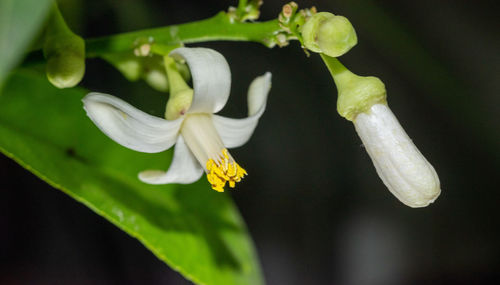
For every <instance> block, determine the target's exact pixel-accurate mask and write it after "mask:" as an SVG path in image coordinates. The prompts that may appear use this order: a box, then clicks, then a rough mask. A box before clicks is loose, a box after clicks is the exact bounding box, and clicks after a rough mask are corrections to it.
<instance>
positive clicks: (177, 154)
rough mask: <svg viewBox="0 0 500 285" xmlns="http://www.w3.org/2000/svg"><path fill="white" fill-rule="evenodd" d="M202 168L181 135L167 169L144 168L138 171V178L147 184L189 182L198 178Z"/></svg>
mask: <svg viewBox="0 0 500 285" xmlns="http://www.w3.org/2000/svg"><path fill="white" fill-rule="evenodd" d="M202 174H203V168H202V167H201V166H200V164H199V163H198V161H197V160H196V158H195V157H194V156H193V154H192V153H191V151H190V150H189V148H188V147H187V145H186V143H185V142H184V139H183V138H182V136H179V138H178V139H177V143H176V144H175V148H174V157H173V159H172V163H171V164H170V167H169V168H168V170H167V171H166V172H165V171H162V170H145V171H142V172H141V173H139V179H140V180H141V181H142V182H145V183H148V184H168V183H179V184H189V183H193V182H195V181H197V180H198V179H200V177H201V175H202Z"/></svg>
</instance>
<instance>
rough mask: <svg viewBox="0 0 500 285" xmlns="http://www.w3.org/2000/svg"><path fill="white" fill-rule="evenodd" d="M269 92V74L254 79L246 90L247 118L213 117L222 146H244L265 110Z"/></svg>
mask: <svg viewBox="0 0 500 285" xmlns="http://www.w3.org/2000/svg"><path fill="white" fill-rule="evenodd" d="M269 90H271V73H270V72H266V74H264V75H262V76H259V77H257V78H255V79H254V80H253V81H252V83H251V84H250V87H249V88H248V117H247V118H244V119H231V118H226V117H222V116H218V115H213V122H214V125H215V128H216V129H217V132H218V133H219V135H220V137H221V139H222V142H223V143H224V146H226V147H227V148H233V147H238V146H241V145H243V144H245V143H246V142H247V141H248V140H249V139H250V137H251V136H252V134H253V131H254V130H255V127H256V126H257V123H258V122H259V118H260V116H262V114H263V113H264V110H265V109H266V102H267V95H268V94H269Z"/></svg>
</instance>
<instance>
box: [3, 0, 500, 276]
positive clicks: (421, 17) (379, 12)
mask: <svg viewBox="0 0 500 285" xmlns="http://www.w3.org/2000/svg"><path fill="white" fill-rule="evenodd" d="M264 2H265V3H264V6H263V7H262V9H261V10H262V16H261V19H262V20H267V19H271V18H274V17H276V16H277V14H278V13H279V11H280V7H281V6H282V5H283V4H285V3H286V2H285V1H270V0H267V1H264ZM493 3H495V2H494V1H491V2H486V1H466V0H462V1H432V0H420V1H396V0H394V1H366V0H365V1H362V0H354V1H352V0H351V1H321V0H317V1H300V2H298V4H299V5H300V6H301V7H303V8H304V7H309V6H311V5H316V6H317V8H318V10H319V11H330V12H333V13H335V14H341V15H344V16H346V17H348V18H349V19H350V20H351V22H352V24H353V25H354V27H355V28H356V31H357V34H358V45H357V46H356V47H355V48H354V49H353V50H351V51H350V52H349V53H348V54H347V55H345V56H343V57H342V58H341V60H342V62H343V63H344V64H346V65H347V66H348V68H350V69H351V70H352V71H353V72H355V73H358V74H360V75H374V76H377V77H379V78H381V79H382V80H383V81H384V83H385V84H386V87H387V91H388V100H389V104H390V106H391V108H392V110H393V111H394V113H395V114H396V115H397V116H398V118H399V120H400V122H401V124H402V125H403V126H404V127H405V129H406V131H407V132H408V134H409V135H410V137H412V139H413V140H414V142H415V143H416V144H417V146H418V147H419V149H420V150H421V152H422V153H423V154H424V155H425V156H426V157H427V159H428V160H429V161H430V162H431V163H432V164H433V165H434V167H435V168H436V170H437V172H438V174H439V176H440V179H441V185H442V194H441V196H440V197H439V199H438V200H437V201H436V202H435V203H434V204H432V205H430V206H429V207H427V208H423V209H411V208H408V207H406V206H404V205H403V204H401V203H400V202H398V201H397V199H396V198H394V197H393V196H392V195H391V194H390V192H389V191H388V190H387V189H386V188H385V186H384V185H383V184H382V182H381V181H380V179H379V178H378V176H377V174H376V172H375V169H374V167H373V165H372V163H371V161H370V159H369V157H368V155H367V154H366V152H365V151H364V149H363V147H362V145H361V141H360V140H359V138H358V137H357V135H356V133H355V131H354V128H353V126H352V123H350V122H349V121H346V120H344V119H343V118H341V117H340V116H339V115H338V114H337V113H336V112H335V102H336V90H335V87H334V85H333V82H332V80H331V77H330V75H329V74H328V72H327V70H326V68H325V67H324V66H323V64H322V62H321V60H320V58H319V56H317V55H315V54H313V55H312V56H311V57H309V58H307V57H306V56H305V54H304V53H303V52H302V51H301V49H300V47H299V45H298V44H297V43H296V42H293V43H292V44H291V45H290V46H289V47H287V48H274V49H271V50H269V49H267V48H265V47H263V46H261V45H259V44H255V43H238V42H214V43H206V44H200V45H198V46H205V47H210V48H214V49H216V50H218V51H220V52H221V53H223V54H224V55H225V56H226V58H227V60H228V62H229V64H230V66H231V71H232V75H233V83H232V96H231V98H230V101H229V103H228V105H227V106H226V108H225V109H224V110H223V112H222V114H224V115H228V116H236V117H243V116H244V115H245V113H246V106H245V102H246V97H245V96H246V95H245V94H246V89H247V86H248V84H249V83H250V81H251V80H252V79H253V78H254V77H255V76H257V75H260V74H263V73H264V72H265V71H271V72H272V73H273V88H272V90H271V93H270V97H269V103H268V108H267V111H266V113H265V114H264V116H263V117H262V118H261V121H260V122H261V123H260V124H259V126H258V127H257V129H256V132H255V135H254V136H253V137H252V139H251V140H250V142H249V143H248V144H246V145H245V146H244V147H241V148H238V149H235V150H233V151H232V154H233V155H234V156H235V157H237V159H238V162H241V163H240V164H242V165H244V166H245V168H246V169H247V170H249V172H250V173H251V175H250V176H248V177H247V178H245V181H244V182H243V183H240V184H239V185H238V188H237V189H236V190H235V191H232V192H231V195H232V196H233V198H234V200H235V201H236V204H237V205H238V207H239V209H240V211H241V214H242V215H243V217H244V219H245V221H246V223H247V225H248V228H249V230H250V232H251V234H252V236H253V239H254V241H255V243H256V247H257V250H258V253H259V256H260V260H261V263H262V266H263V270H264V274H265V277H266V279H267V282H268V283H269V284H492V283H494V281H496V282H500V273H499V269H500V266H499V265H500V262H499V261H500V243H499V240H500V231H499V228H500V222H499V218H500V217H499V211H498V208H499V201H500V191H499V190H500V187H499V185H498V175H499V174H500V173H499V170H500V168H499V166H500V163H499V135H498V133H499V130H498V122H499V120H498V114H499V112H500V109H499V107H498V106H499V104H500V99H499V97H498V95H499V94H500V93H499V88H498V84H499V80H500V78H499V77H500V76H499V75H500V73H499V70H498V66H499V63H500V60H499V59H500V58H499V50H500V49H499V47H500V41H499V37H498V28H499V25H498V21H497V11H498V8H499V7H498V5H494V4H493ZM236 4H237V3H236V1H194V0H185V1H159V0H158V1H152V0H148V1H134V0H121V1H116V0H107V1H78V0H71V1H63V2H62V3H61V6H62V9H63V14H64V15H65V17H66V18H68V22H69V23H70V25H71V27H72V28H73V29H74V30H75V31H77V32H78V33H79V34H81V35H83V36H84V37H86V38H87V37H95V36H102V35H109V34H113V33H119V32H126V31H131V30H137V29H143V28H149V27H157V26H163V25H169V24H176V23H182V22H187V21H192V20H197V19H202V18H206V17H209V16H211V15H213V14H215V13H216V12H218V11H220V10H225V9H227V6H228V5H236ZM81 85H82V86H84V87H86V88H88V89H91V90H96V91H104V92H107V93H113V94H117V93H130V92H132V93H134V94H143V95H141V96H151V97H156V98H161V96H163V95H162V94H160V93H157V92H155V91H153V90H152V89H150V88H149V87H148V86H147V85H146V84H144V83H129V82H127V81H125V79H123V77H122V76H121V75H120V74H119V73H118V72H117V71H115V70H114V69H113V68H112V67H110V66H109V65H107V64H106V63H104V62H102V61H100V60H96V59H94V60H89V61H88V62H87V73H86V77H85V79H84V81H83V83H82V84H81ZM0 181H1V182H0V183H1V184H0V185H1V190H2V195H3V197H2V199H0V229H1V232H0V283H5V284H54V283H61V284H158V283H163V284H188V281H185V280H184V279H183V278H182V277H181V276H180V275H179V274H177V273H176V272H173V271H171V270H170V269H169V268H168V267H167V266H165V265H164V264H163V263H162V262H161V261H159V260H158V259H157V258H156V257H155V256H154V255H153V254H152V253H150V252H149V251H147V250H146V249H145V248H144V247H143V246H142V245H141V244H140V243H138V242H137V241H136V240H135V239H133V238H132V237H129V236H128V235H127V234H125V233H124V232H122V231H120V230H119V229H117V228H116V227H114V226H113V225H111V224H110V223H109V222H107V221H106V220H104V219H103V218H101V217H99V216H98V215H96V214H95V213H93V212H92V211H90V210H89V209H87V208H86V207H84V206H83V205H81V204H79V203H78V202H76V201H74V200H72V199H71V198H70V197H68V196H66V195H65V194H63V193H62V192H60V191H58V190H55V189H53V188H51V187H50V186H48V185H47V184H45V183H44V182H43V181H41V180H39V179H38V178H37V177H35V176H34V175H32V174H31V173H29V172H28V171H26V170H24V169H23V168H21V167H20V166H19V165H17V164H16V163H14V162H13V161H11V160H9V159H8V158H6V157H5V156H1V157H0Z"/></svg>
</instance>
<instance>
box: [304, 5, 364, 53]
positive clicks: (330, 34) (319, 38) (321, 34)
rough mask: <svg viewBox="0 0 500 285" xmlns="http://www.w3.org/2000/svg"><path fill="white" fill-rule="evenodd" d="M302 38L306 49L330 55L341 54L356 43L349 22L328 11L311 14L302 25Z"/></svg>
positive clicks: (354, 33)
mask: <svg viewBox="0 0 500 285" xmlns="http://www.w3.org/2000/svg"><path fill="white" fill-rule="evenodd" d="M302 38H303V43H304V46H305V47H306V48H307V49H309V50H311V51H313V52H318V53H324V54H326V55H328V56H331V57H338V56H341V55H343V54H344V53H346V52H348V51H349V50H350V49H351V48H352V47H353V46H355V45H356V44H357V43H358V38H357V36H356V31H355V30H354V27H353V26H352V24H351V22H349V20H348V19H347V18H346V17H343V16H336V15H334V14H332V13H328V12H320V13H316V14H314V15H312V17H311V18H309V20H307V22H306V23H305V24H304V25H303V26H302Z"/></svg>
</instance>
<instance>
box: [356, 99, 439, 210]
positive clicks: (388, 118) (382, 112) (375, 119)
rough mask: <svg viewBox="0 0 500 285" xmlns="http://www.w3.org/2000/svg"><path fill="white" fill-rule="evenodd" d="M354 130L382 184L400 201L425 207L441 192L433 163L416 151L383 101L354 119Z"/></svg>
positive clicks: (414, 206)
mask: <svg viewBox="0 0 500 285" xmlns="http://www.w3.org/2000/svg"><path fill="white" fill-rule="evenodd" d="M353 122H354V126H355V128H356V131H357V133H358V135H359V137H360V138H361V140H362V141H363V145H364V146H365V149H366V151H367V152H368V155H370V158H371V159H372V162H373V164H374V165H375V169H376V170H377V173H378V175H379V176H380V178H381V179H382V181H383V182H384V184H385V186H387V188H388V189H389V191H391V193H392V194H394V196H396V198H398V199H399V200H400V201H401V202H402V203H404V204H405V205H407V206H410V207H412V208H419V207H425V206H427V205H429V204H430V203H432V202H434V200H436V199H437V197H438V196H439V194H440V193H441V188H440V183H439V177H438V176H437V174H436V171H435V170H434V167H432V165H431V164H430V163H429V162H428V161H427V160H426V159H425V157H424V156H423V155H422V153H420V151H419V150H418V149H417V147H416V146H415V144H414V143H413V142H412V140H411V139H410V138H409V137H408V135H407V134H406V132H405V131H404V129H403V127H401V125H400V124H399V122H398V120H397V119H396V117H395V116H394V114H393V113H392V111H391V109H389V107H388V106H387V104H375V105H373V106H371V107H370V109H369V110H367V112H364V113H361V114H359V115H358V116H356V118H355V119H354V121H353Z"/></svg>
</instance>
